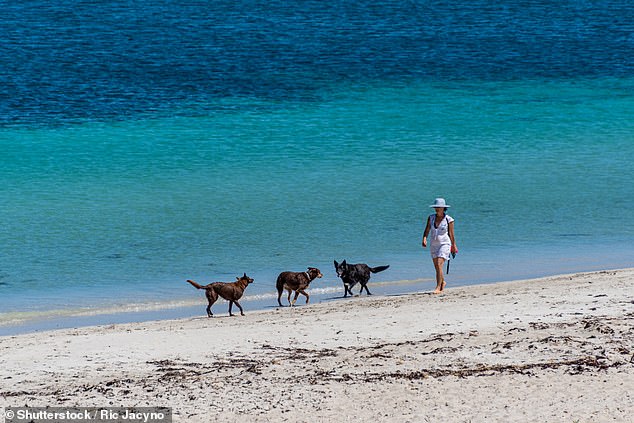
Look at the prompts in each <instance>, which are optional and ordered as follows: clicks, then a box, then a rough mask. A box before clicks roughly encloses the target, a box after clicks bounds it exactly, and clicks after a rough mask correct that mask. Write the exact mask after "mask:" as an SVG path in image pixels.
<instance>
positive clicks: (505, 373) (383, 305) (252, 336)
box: [0, 269, 634, 422]
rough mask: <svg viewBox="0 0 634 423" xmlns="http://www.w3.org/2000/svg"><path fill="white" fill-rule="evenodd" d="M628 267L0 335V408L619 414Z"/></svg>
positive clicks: (222, 413) (501, 416)
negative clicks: (435, 292) (434, 292)
mask: <svg viewBox="0 0 634 423" xmlns="http://www.w3.org/2000/svg"><path fill="white" fill-rule="evenodd" d="M632 282H634V269H620V270H610V271H599V272H589V273H575V274H567V275H558V276H553V277H546V278H539V279H530V280H520V281H513V282H501V283H494V284H486V285H484V284H483V285H472V286H465V287H456V288H447V291H446V293H445V294H442V295H431V294H429V293H411V294H402V295H398V294H394V295H385V296H380V295H375V296H371V297H366V296H363V297H354V298H348V299H346V300H345V301H344V300H339V301H330V302H323V303H316V304H311V305H309V306H302V307H295V308H284V309H279V308H276V309H273V310H261V311H249V310H247V311H246V316H244V317H240V316H238V317H235V318H229V317H226V316H224V315H221V316H219V317H217V318H212V319H209V318H207V317H191V318H186V319H179V320H160V321H150V322H142V323H125V324H115V325H108V326H94V327H85V328H79V329H60V330H55V331H48V332H37V333H29V334H23V335H15V336H5V337H0V351H2V354H1V355H0V357H1V358H0V381H2V382H1V383H0V407H9V406H16V405H18V404H20V405H22V404H28V405H29V406H91V405H93V406H102V405H103V406H107V405H109V404H110V405H115V406H119V405H121V406H168V407H173V412H174V421H188V422H189V421H193V422H198V421H200V422H204V421H209V419H213V420H214V421H220V422H224V421H226V422H229V421H235V420H236V419H237V418H244V417H245V416H248V418H249V421H256V422H268V421H341V420H347V421H367V420H368V419H372V418H375V419H379V420H380V421H394V422H396V421H399V422H400V421H412V422H418V421H456V422H458V421H474V422H475V421H491V419H493V420H494V421H500V420H504V421H514V422H530V421H538V420H540V421H570V422H573V421H583V422H594V421H596V422H602V421H627V416H628V415H631V414H632V413H633V412H634V397H633V396H632V393H631V392H630V388H631V386H632V385H633V384H634V302H633V300H632V298H634V283H632ZM599 392H600V393H601V394H600V395H599V394H598V393H599Z"/></svg>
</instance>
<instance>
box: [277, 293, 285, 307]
mask: <svg viewBox="0 0 634 423" xmlns="http://www.w3.org/2000/svg"><path fill="white" fill-rule="evenodd" d="M280 298H282V290H279V291H277V303H278V304H279V305H280V307H284V306H283V305H282V301H281V300H280Z"/></svg>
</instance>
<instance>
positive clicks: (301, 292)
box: [296, 289, 310, 304]
mask: <svg viewBox="0 0 634 423" xmlns="http://www.w3.org/2000/svg"><path fill="white" fill-rule="evenodd" d="M299 293H300V294H302V295H303V296H304V297H306V304H308V300H309V299H310V297H309V296H308V293H307V292H306V291H304V290H303V289H300V290H299ZM296 299H297V298H296Z"/></svg>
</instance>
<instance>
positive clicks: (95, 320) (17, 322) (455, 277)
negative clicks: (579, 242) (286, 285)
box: [0, 248, 634, 337]
mask: <svg viewBox="0 0 634 423" xmlns="http://www.w3.org/2000/svg"><path fill="white" fill-rule="evenodd" d="M592 251H594V250H592ZM592 251H591V250H587V249H583V248H582V249H580V250H578V251H577V255H576V256H569V255H565V256H564V257H563V258H562V259H559V258H550V259H544V258H541V259H539V260H538V262H539V265H538V266H537V267H535V266H533V267H529V266H528V263H529V262H530V258H529V256H530V254H532V252H530V251H529V250H526V251H524V250H522V251H521V252H520V251H518V250H509V251H507V252H506V253H501V252H500V251H496V252H495V254H496V255H497V258H498V259H497V261H496V263H495V264H494V263H492V262H491V261H490V260H483V259H484V257H483V256H481V255H480V254H476V255H475V256H472V257H471V256H465V257H460V258H459V259H458V260H457V262H456V264H455V265H452V266H451V274H450V275H449V277H448V285H449V287H463V286H478V285H487V284H494V283H498V282H505V283H506V282H509V281H517V280H525V279H535V278H541V277H549V276H556V275H559V274H562V273H565V274H568V273H570V274H572V273H579V272H592V271H599V270H606V269H610V270H611V269H621V268H628V264H629V263H630V260H629V256H628V255H627V254H626V252H622V253H620V254H617V255H613V256H612V257H611V259H609V260H608V258H607V257H603V256H599V257H596V254H594V253H592ZM632 251H634V249H633V250H632ZM627 253H631V252H630V251H627ZM553 257H555V256H553ZM427 259H428V256H427V251H424V253H423V255H422V256H418V255H412V256H408V257H405V258H401V260H404V261H402V262H399V261H398V260H388V261H389V262H390V264H398V265H399V266H398V268H400V269H403V268H406V269H410V271H409V272H403V271H402V270H397V271H396V273H394V269H396V268H397V266H395V267H394V269H391V270H390V272H386V273H385V274H384V273H379V274H376V275H373V276H372V279H371V280H370V283H369V285H368V286H369V287H370V289H371V290H372V292H373V293H375V294H378V295H392V294H407V293H417V292H426V291H427V290H428V289H429V290H430V291H431V290H433V287H434V286H435V281H434V278H433V269H432V268H431V265H430V264H429V263H427V261H426V260H427ZM518 261H519V263H522V264H521V265H520V266H519V267H517V266H516V264H517V262H518ZM321 265H322V267H323V269H328V267H327V264H326V263H322V264H321ZM418 268H420V272H418V271H414V272H412V271H411V269H418ZM536 268H539V269H540V271H536V270H535V269H536ZM485 269H486V270H485ZM326 272H328V270H326ZM412 273H413V274H412ZM326 275H327V276H326V278H325V281H322V280H318V281H316V282H313V284H312V285H311V288H310V290H309V293H311V303H318V302H324V301H332V300H338V299H340V298H342V296H343V288H342V287H341V282H340V281H339V280H338V279H337V278H336V276H334V275H332V274H329V273H326ZM421 275H423V276H424V277H422V278H421V277H420V276H421ZM500 275H504V276H500ZM394 278H396V279H394ZM230 279H231V277H228V278H226V280H230ZM217 280H218V279H217ZM219 280H222V278H220V279H219ZM257 281H258V282H259V283H261V282H264V283H265V285H264V286H267V285H266V283H268V285H269V286H268V289H269V290H254V289H253V288H251V289H248V290H247V291H246V293H245V296H244V298H243V299H242V301H244V304H246V307H247V308H245V310H248V311H254V310H269V309H271V308H275V307H277V294H276V293H275V292H274V291H275V288H274V277H273V276H269V277H268V278H266V277H265V278H262V277H259V278H258V279H257ZM181 282H182V283H181ZM175 284H176V285H177V286H181V285H186V284H185V283H184V282H183V281H176V282H175ZM190 288H191V287H189V285H186V286H184V287H182V286H181V287H179V288H176V290H175V291H174V292H173V293H172V294H167V291H166V292H165V293H164V294H163V296H162V297H161V298H159V299H156V300H153V299H152V298H151V297H145V298H137V297H136V296H132V297H130V298H131V299H132V300H133V301H130V302H126V301H125V298H122V299H121V302H120V303H114V302H113V303H112V304H105V305H102V306H96V305H95V304H93V303H88V304H87V306H86V305H84V304H83V303H81V301H82V297H78V298H75V299H74V302H72V303H71V304H76V305H75V306H73V307H72V308H70V307H69V308H63V309H59V308H53V309H46V310H28V309H26V310H25V311H6V312H3V313H0V337H1V336H10V335H18V334H23V333H34V332H41V331H48V330H56V329H69V328H76V327H86V326H95V325H109V324H122V323H126V322H129V323H138V322H144V321H153V320H169V319H177V318H188V317H195V316H198V315H201V316H202V315H204V314H205V313H204V307H205V306H206V304H207V302H206V299H205V298H204V295H202V294H201V293H199V292H196V291H195V290H194V291H190ZM258 288H259V287H258ZM184 293H186V294H184ZM165 296H167V298H170V299H164V298H165ZM283 299H285V296H284V295H283ZM5 300H6V301H9V302H11V301H12V299H11V297H9V299H6V298H5ZM71 300H72V298H71ZM77 301H79V303H78V302H77ZM242 301H241V302H242ZM302 303H303V297H302V298H300V304H302ZM80 304H81V305H80ZM222 304H223V301H222V300H219V301H218V302H217V304H216V305H214V313H216V310H217V312H218V313H219V314H220V315H223V314H225V313H226V307H224V306H223V305H222ZM283 304H285V302H284V301H283ZM223 308H224V310H223Z"/></svg>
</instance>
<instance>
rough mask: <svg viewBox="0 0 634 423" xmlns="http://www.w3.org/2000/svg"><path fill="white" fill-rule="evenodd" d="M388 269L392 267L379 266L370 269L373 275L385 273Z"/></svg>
mask: <svg viewBox="0 0 634 423" xmlns="http://www.w3.org/2000/svg"><path fill="white" fill-rule="evenodd" d="M388 267H390V265H389V264H388V265H387V266H377V267H370V272H372V273H379V272H382V271H384V270H385V269H387V268H388Z"/></svg>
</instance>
